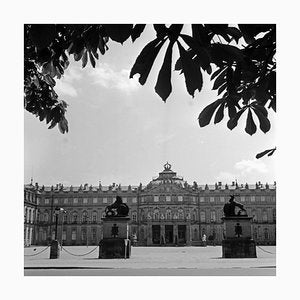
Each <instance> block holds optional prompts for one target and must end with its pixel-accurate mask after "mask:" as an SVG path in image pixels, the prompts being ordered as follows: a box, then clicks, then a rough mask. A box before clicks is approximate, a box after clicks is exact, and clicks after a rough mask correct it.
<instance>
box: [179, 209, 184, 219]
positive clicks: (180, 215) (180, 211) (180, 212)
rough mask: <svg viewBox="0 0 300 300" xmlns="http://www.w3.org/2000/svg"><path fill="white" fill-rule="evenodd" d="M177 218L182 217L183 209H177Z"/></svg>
mask: <svg viewBox="0 0 300 300" xmlns="http://www.w3.org/2000/svg"><path fill="white" fill-rule="evenodd" d="M178 218H179V219H181V220H182V219H183V218H184V215H183V210H182V209H181V208H180V209H178Z"/></svg>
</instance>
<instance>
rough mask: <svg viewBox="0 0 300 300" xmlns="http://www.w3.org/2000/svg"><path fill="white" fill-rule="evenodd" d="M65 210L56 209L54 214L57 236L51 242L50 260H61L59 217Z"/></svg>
mask: <svg viewBox="0 0 300 300" xmlns="http://www.w3.org/2000/svg"><path fill="white" fill-rule="evenodd" d="M63 210H64V209H63V208H59V207H55V210H54V214H55V235H54V240H52V241H51V247H50V259H56V258H59V254H60V249H59V243H58V240H57V227H58V216H59V213H60V212H61V211H63Z"/></svg>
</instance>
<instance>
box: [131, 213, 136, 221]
mask: <svg viewBox="0 0 300 300" xmlns="http://www.w3.org/2000/svg"><path fill="white" fill-rule="evenodd" d="M132 221H133V222H136V221H137V213H136V211H134V212H132Z"/></svg>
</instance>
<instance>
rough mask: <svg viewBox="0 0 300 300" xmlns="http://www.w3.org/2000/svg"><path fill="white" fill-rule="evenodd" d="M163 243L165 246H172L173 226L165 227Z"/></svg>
mask: <svg viewBox="0 0 300 300" xmlns="http://www.w3.org/2000/svg"><path fill="white" fill-rule="evenodd" d="M165 241H166V244H173V225H166V226H165Z"/></svg>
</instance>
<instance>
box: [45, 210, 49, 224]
mask: <svg viewBox="0 0 300 300" xmlns="http://www.w3.org/2000/svg"><path fill="white" fill-rule="evenodd" d="M44 221H45V222H48V221H49V214H48V213H47V212H45V213H44Z"/></svg>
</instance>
